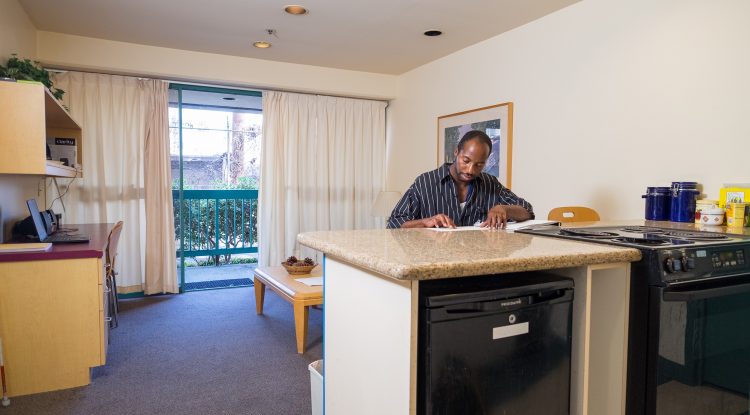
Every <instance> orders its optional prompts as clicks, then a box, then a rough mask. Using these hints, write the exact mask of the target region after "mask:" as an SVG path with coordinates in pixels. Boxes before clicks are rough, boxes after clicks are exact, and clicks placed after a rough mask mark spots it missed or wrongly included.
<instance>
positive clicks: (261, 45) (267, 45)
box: [253, 41, 271, 49]
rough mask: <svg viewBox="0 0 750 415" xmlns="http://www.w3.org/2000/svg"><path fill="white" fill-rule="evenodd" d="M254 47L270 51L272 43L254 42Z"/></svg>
mask: <svg viewBox="0 0 750 415" xmlns="http://www.w3.org/2000/svg"><path fill="white" fill-rule="evenodd" d="M253 46H255V47H256V48H258V49H268V48H270V47H271V43H270V42H265V41H260V42H253Z"/></svg>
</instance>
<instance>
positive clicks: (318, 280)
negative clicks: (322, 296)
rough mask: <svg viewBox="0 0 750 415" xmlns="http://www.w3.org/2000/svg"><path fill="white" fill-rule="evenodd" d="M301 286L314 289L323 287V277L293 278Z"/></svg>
mask: <svg viewBox="0 0 750 415" xmlns="http://www.w3.org/2000/svg"><path fill="white" fill-rule="evenodd" d="M295 279H296V280H297V281H299V282H301V283H302V284H305V285H308V286H310V287H314V286H316V285H323V277H307V278H295Z"/></svg>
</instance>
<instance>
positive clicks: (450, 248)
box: [297, 229, 641, 280]
mask: <svg viewBox="0 0 750 415" xmlns="http://www.w3.org/2000/svg"><path fill="white" fill-rule="evenodd" d="M297 240H298V241H299V243H301V244H302V245H305V246H309V247H311V248H313V249H316V250H318V251H321V252H323V253H325V254H326V255H327V256H329V257H333V258H337V259H340V260H343V261H346V262H348V263H351V264H353V265H356V266H359V267H362V268H365V269H368V270H371V271H374V272H377V273H380V274H383V275H385V276H389V277H391V278H394V279H399V280H428V279H441V278H453V277H465V276H472V275H488V274H497V273H507V272H518V271H534V270H544V269H555V268H567V267H576V266H582V265H589V264H602V263H613V262H632V261H637V260H639V259H640V258H641V254H640V251H638V250H637V249H631V248H619V247H615V246H609V245H602V244H594V243H586V242H574V241H567V240H563V239H556V238H548V237H541V236H532V235H527V234H520V233H509V232H506V231H490V230H471V231H459V232H436V231H433V230H429V229H372V230H356V231H323V232H308V233H301V234H299V235H298V236H297Z"/></svg>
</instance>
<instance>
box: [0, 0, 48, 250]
mask: <svg viewBox="0 0 750 415" xmlns="http://www.w3.org/2000/svg"><path fill="white" fill-rule="evenodd" d="M12 53H17V54H18V57H19V58H29V59H34V58H35V57H36V28H35V27H34V25H33V24H32V23H31V20H29V18H28V16H27V15H26V12H24V10H23V8H21V5H20V4H19V3H18V1H17V0H0V64H2V65H3V66H5V63H6V62H7V60H8V58H9V57H10V55H11V54H12ZM40 180H42V179H41V178H39V177H34V176H18V175H7V174H0V217H1V218H2V223H0V229H2V228H4V231H0V242H1V241H3V240H5V239H4V237H7V236H8V235H9V234H10V228H11V225H12V224H13V223H14V222H15V221H17V220H18V219H21V218H23V217H25V216H27V215H28V214H29V213H28V210H27V209H26V203H25V202H24V201H25V200H26V199H29V198H32V197H38V201H39V202H40V203H44V199H43V197H44V196H43V194H42V193H39V192H38V189H39V188H43V184H40V183H39V182H40ZM40 186H42V187H40Z"/></svg>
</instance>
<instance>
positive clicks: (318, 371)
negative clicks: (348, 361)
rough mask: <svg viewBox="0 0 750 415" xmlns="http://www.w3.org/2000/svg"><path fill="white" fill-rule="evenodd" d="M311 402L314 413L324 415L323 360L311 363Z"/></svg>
mask: <svg viewBox="0 0 750 415" xmlns="http://www.w3.org/2000/svg"><path fill="white" fill-rule="evenodd" d="M307 368H308V369H309V370H310V403H311V405H312V415H323V371H324V370H323V360H322V359H321V360H316V361H314V362H312V363H310V365H309V366H307Z"/></svg>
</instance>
